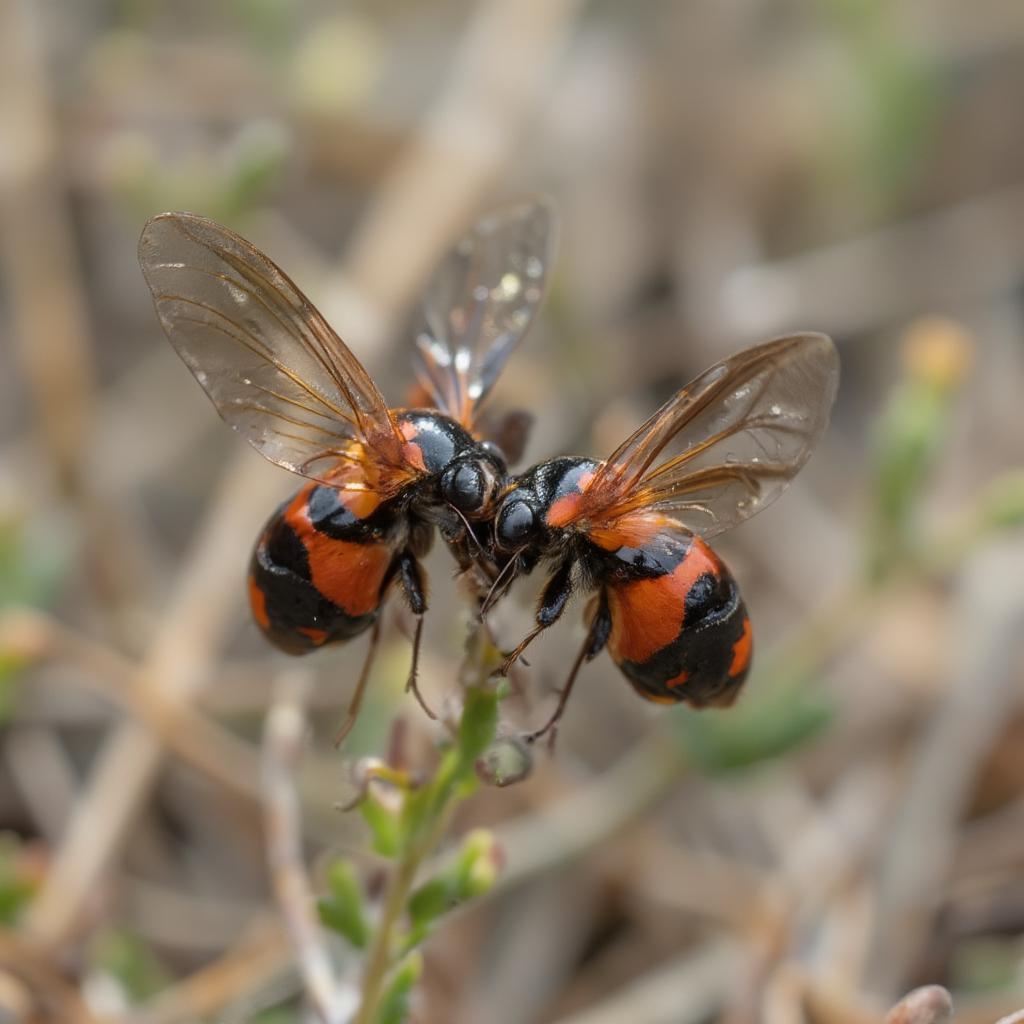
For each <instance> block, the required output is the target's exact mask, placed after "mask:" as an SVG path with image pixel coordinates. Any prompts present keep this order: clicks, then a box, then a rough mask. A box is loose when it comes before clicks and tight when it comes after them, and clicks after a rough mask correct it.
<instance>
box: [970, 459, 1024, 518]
mask: <svg viewBox="0 0 1024 1024" xmlns="http://www.w3.org/2000/svg"><path fill="white" fill-rule="evenodd" d="M978 521H979V522H978V525H979V528H980V530H981V531H982V532H988V531H991V530H1005V529H1010V528H1012V527H1015V526H1024V470H1020V469H1017V470H1011V471H1010V472H1008V473H1004V474H1002V475H1001V476H997V477H996V478H995V479H994V480H992V481H990V483H989V484H988V486H987V487H986V488H985V490H984V491H983V492H982V493H981V495H980V497H979V499H978Z"/></svg>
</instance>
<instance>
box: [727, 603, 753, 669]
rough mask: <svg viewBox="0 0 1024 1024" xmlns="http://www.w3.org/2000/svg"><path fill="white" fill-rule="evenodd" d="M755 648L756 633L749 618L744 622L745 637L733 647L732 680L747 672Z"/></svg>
mask: <svg viewBox="0 0 1024 1024" xmlns="http://www.w3.org/2000/svg"><path fill="white" fill-rule="evenodd" d="M753 647H754V632H753V630H752V629H751V628H750V619H749V618H748V619H744V620H743V635H742V636H741V637H740V638H739V640H737V641H736V643H734V644H733V645H732V662H731V663H730V665H729V678H730V679H734V678H735V677H736V676H738V675H740V673H742V672H746V670H747V666H748V665H749V664H750V655H751V652H752V650H753Z"/></svg>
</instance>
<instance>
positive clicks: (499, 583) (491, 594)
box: [480, 548, 523, 619]
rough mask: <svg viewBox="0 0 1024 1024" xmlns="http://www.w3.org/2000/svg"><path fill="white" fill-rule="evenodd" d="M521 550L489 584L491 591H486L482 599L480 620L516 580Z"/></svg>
mask: <svg viewBox="0 0 1024 1024" xmlns="http://www.w3.org/2000/svg"><path fill="white" fill-rule="evenodd" d="M522 552H523V549H522V548H520V549H519V550H518V551H517V552H516V553H515V554H514V555H513V556H512V557H511V558H510V559H509V560H508V561H507V562H506V563H505V564H504V565H503V566H502V568H501V572H499V573H498V575H497V576H496V577H495V579H494V582H493V583H492V584H491V589H490V590H488V591H487V596H486V597H485V598H484V601H483V604H482V605H480V618H481V619H482V618H484V617H485V616H486V615H487V613H488V612H489V611H490V610H491V606H492V605H493V604H494V602H495V601H497V600H498V598H500V597H501V596H502V595H503V594H505V593H506V591H507V590H508V588H509V587H511V586H512V583H513V581H514V580H515V578H516V572H517V570H518V566H519V556H520V555H521V554H522ZM506 577H507V579H506Z"/></svg>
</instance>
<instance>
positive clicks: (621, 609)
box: [484, 334, 839, 740]
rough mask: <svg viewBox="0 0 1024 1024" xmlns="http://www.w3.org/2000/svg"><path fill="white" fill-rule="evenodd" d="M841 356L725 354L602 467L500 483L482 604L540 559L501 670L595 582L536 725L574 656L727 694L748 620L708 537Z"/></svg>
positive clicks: (568, 463) (749, 490) (828, 399)
mask: <svg viewBox="0 0 1024 1024" xmlns="http://www.w3.org/2000/svg"><path fill="white" fill-rule="evenodd" d="M838 381H839V357H838V354H837V352H836V349H835V346H834V345H833V343H832V341H831V340H830V339H829V338H827V337H826V336H825V335H823V334H796V335H792V336H790V337H784V338H779V339H777V340H775V341H770V342H768V343H766V344H764V345H759V346H756V347H754V348H750V349H747V350H745V351H743V352H740V353H738V354H737V355H734V356H732V357H730V358H728V359H725V360H723V361H722V362H719V363H717V364H715V365H714V366H712V367H711V368H710V369H708V370H706V371H705V372H704V373H702V374H701V375H700V376H699V377H697V378H696V379H695V380H693V381H691V382H690V383H689V384H688V385H687V386H686V387H684V388H683V389H682V390H681V391H679V392H677V393H676V394H675V395H674V396H673V397H672V398H670V399H669V400H668V401H667V402H666V403H665V404H664V405H663V406H662V407H661V408H660V409H659V410H658V411H657V412H656V413H655V414H654V415H653V416H652V417H651V418H650V419H649V420H648V421H647V422H646V423H644V424H643V426H641V427H640V428H639V429H638V430H637V431H636V432H635V433H634V434H633V435H632V436H631V437H629V438H628V439H627V440H626V441H624V442H623V443H622V444H621V445H620V446H619V447H618V448H617V449H616V450H615V451H614V452H613V453H612V454H611V455H610V456H609V457H608V459H607V460H605V461H604V462H597V461H595V460H593V459H586V458H556V459H552V460H550V461H547V462H543V463H541V464H539V465H537V466H534V467H533V468H532V469H530V470H529V471H527V472H525V473H523V474H521V475H520V476H517V477H515V478H513V479H512V480H511V481H510V483H509V487H508V489H507V491H506V492H505V494H504V495H503V497H502V501H501V504H500V506H499V508H498V511H497V515H496V518H495V528H494V544H495V547H496V550H497V551H498V553H499V554H500V555H501V557H502V559H503V561H504V566H503V568H502V570H501V573H500V574H499V576H498V577H497V578H496V580H495V583H494V585H493V587H492V589H491V594H490V595H489V598H488V601H486V602H485V607H484V611H486V609H487V607H488V606H489V604H490V603H491V600H493V598H494V597H495V596H496V595H498V594H500V593H503V592H504V590H505V589H507V588H508V586H509V585H510V584H511V581H512V579H513V578H514V577H515V576H516V575H518V574H520V573H529V572H530V571H532V569H533V568H534V567H535V566H536V565H537V563H538V562H539V561H542V560H543V561H546V562H549V563H551V564H553V566H554V569H553V571H552V573H551V575H550V577H549V579H548V581H547V583H546V584H545V586H544V588H543V591H542V593H541V597H540V602H539V605H538V608H537V614H536V627H535V628H534V629H533V630H532V631H531V632H530V633H529V634H528V635H527V636H526V637H525V639H524V640H523V641H522V643H520V644H519V646H518V647H516V648H515V650H514V651H512V653H511V654H510V655H509V656H508V659H507V660H506V662H505V670H506V671H507V670H508V667H509V666H510V665H511V664H512V662H514V661H515V660H516V659H517V658H518V657H519V655H520V654H522V652H523V651H524V650H525V648H526V646H527V645H528V644H529V643H530V642H531V641H532V640H533V639H534V638H535V637H536V636H537V635H539V634H540V633H541V632H543V631H544V630H545V629H547V628H548V627H549V626H551V625H552V624H553V623H554V622H556V621H557V620H558V618H559V617H560V616H561V615H562V613H563V611H564V610H565V607H566V604H567V603H568V601H569V598H570V597H571V596H572V594H573V592H574V590H575V589H577V588H581V589H584V590H596V592H597V594H596V598H595V599H593V600H592V601H591V603H590V605H589V607H588V609H587V612H586V616H587V620H588V626H589V629H588V633H587V637H586V640H585V641H584V643H583V646H582V648H581V649H580V652H579V654H578V656H577V657H576V660H575V662H574V664H573V666H572V669H571V671H570V673H569V677H568V680H567V682H566V684H565V685H564V687H563V688H562V690H561V693H560V696H559V699H558V704H557V707H556V708H555V711H554V713H553V714H552V716H551V717H550V719H549V720H548V721H547V723H546V724H545V725H544V726H543V727H542V728H541V729H539V730H538V731H537V732H535V733H533V734H531V735H530V736H529V737H528V738H529V739H531V740H536V739H538V738H539V737H540V736H542V735H544V733H546V732H548V731H549V730H551V729H552V728H553V727H554V726H555V724H556V723H557V721H558V719H559V717H560V716H561V714H562V712H563V710H564V708H565V705H566V702H567V700H568V698H569V694H570V692H571V690H572V687H573V683H574V682H575V680H576V676H577V675H578V673H579V670H580V668H581V666H582V665H583V663H584V661H589V660H591V659H592V658H594V657H595V656H596V655H597V654H598V653H599V652H600V651H601V650H602V649H603V648H604V647H607V648H608V650H609V653H610V654H611V656H612V658H613V660H614V661H615V663H616V664H617V665H618V666H619V668H620V669H621V670H622V672H623V674H624V675H625V676H626V678H627V679H628V680H629V682H630V683H631V684H632V685H633V687H634V689H635V690H636V692H637V693H639V694H640V696H641V697H644V698H646V699H647V700H651V701H656V702H658V703H663V704H675V703H677V702H680V701H686V702H688V703H689V704H691V705H693V706H695V707H705V706H707V705H714V706H727V705H729V704H731V703H732V702H733V701H734V700H735V698H736V696H737V694H738V693H739V690H740V687H741V686H742V684H743V681H744V679H745V678H746V675H747V671H748V669H749V667H750V660H751V652H752V634H751V627H750V619H749V617H748V616H747V611H746V608H745V606H744V603H743V599H742V597H741V596H740V592H739V588H738V586H737V584H736V580H735V579H734V578H733V576H732V574H731V573H730V572H729V570H728V568H726V566H725V564H724V563H723V562H722V560H721V559H720V558H719V557H718V556H717V555H716V554H715V553H714V551H712V550H711V548H710V547H709V546H708V544H707V541H708V540H709V539H710V538H712V537H714V536H716V535H717V534H720V533H722V532H724V531H725V530H728V529H730V528H732V527H733V526H735V525H737V524H738V523H740V522H743V521H744V520H745V519H748V518H749V517H750V516H752V515H754V514H755V513H756V512H758V511H760V510H761V509H763V508H764V507H765V506H766V505H769V504H770V503H771V502H772V501H774V500H775V499H776V498H777V497H778V496H779V494H781V493H782V491H783V490H784V489H785V487H786V485H787V484H788V483H789V481H790V480H791V479H792V477H793V476H794V475H795V474H796V473H797V471H798V470H799V469H800V468H801V467H802V466H803V465H804V463H805V462H806V461H807V459H808V458H809V457H810V455H811V452H812V451H813V450H814V447H815V445H816V444H817V443H818V440H819V439H820V437H821V435H822V433H823V432H824V430H825V428H826V426H827V424H828V418H829V412H830V410H831V407H832V402H833V400H834V398H835V393H836V387H837V385H838Z"/></svg>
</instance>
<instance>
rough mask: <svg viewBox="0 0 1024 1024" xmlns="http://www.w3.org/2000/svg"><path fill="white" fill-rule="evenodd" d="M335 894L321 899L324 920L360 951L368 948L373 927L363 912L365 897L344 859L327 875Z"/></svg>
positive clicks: (319, 908) (333, 865) (334, 864)
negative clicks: (371, 927)
mask: <svg viewBox="0 0 1024 1024" xmlns="http://www.w3.org/2000/svg"><path fill="white" fill-rule="evenodd" d="M327 884H328V886H329V887H330V890H331V895H330V898H328V899H323V900H320V902H319V903H318V904H317V910H318V912H319V914H320V920H321V921H322V922H323V923H324V924H325V925H326V926H327V927H328V928H330V929H332V931H335V932H337V933H338V934H339V935H342V936H344V937H345V938H346V939H348V941H349V942H350V943H352V945H353V946H355V948H356V949H365V948H366V945H367V943H368V942H369V939H370V926H369V924H368V922H367V920H366V914H365V912H364V910H363V894H362V890H361V889H360V886H359V880H358V879H357V878H356V873H355V870H354V869H353V867H352V865H351V864H350V863H349V862H348V861H347V860H344V859H338V860H336V861H334V863H333V864H331V866H330V868H329V869H328V872H327Z"/></svg>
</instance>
